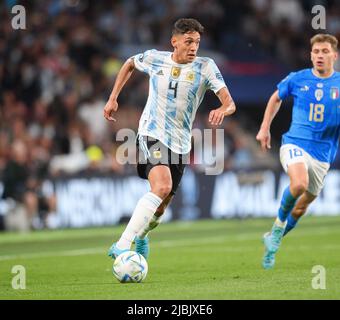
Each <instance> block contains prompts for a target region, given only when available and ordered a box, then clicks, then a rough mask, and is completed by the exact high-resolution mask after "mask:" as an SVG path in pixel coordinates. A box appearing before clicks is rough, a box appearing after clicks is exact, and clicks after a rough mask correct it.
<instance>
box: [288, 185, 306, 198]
mask: <svg viewBox="0 0 340 320" xmlns="http://www.w3.org/2000/svg"><path fill="white" fill-rule="evenodd" d="M307 187H308V184H307V183H306V182H297V183H292V184H291V185H290V190H291V193H292V194H293V196H295V197H298V196H301V195H302V194H303V193H304V192H305V191H306V190H307Z"/></svg>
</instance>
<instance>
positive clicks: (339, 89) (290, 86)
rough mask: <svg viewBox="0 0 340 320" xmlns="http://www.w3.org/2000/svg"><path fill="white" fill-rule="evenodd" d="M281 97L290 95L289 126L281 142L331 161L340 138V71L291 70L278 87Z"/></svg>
mask: <svg viewBox="0 0 340 320" xmlns="http://www.w3.org/2000/svg"><path fill="white" fill-rule="evenodd" d="M277 88H278V94H279V97H280V99H281V100H283V99H285V98H286V97H288V96H293V98H294V106H293V115H292V123H291V126H290V128H289V130H288V132H286V133H285V134H284V135H283V137H282V144H294V145H297V146H299V147H300V148H302V149H304V150H305V151H306V152H308V153H309V154H310V155H311V156H312V157H313V158H315V159H317V160H319V161H322V162H327V163H331V162H332V161H333V160H334V158H335V156H336V152H337V148H338V144H339V137H340V94H339V93H340V72H334V73H333V75H332V76H330V77H328V78H320V77H317V76H315V75H314V73H313V71H312V69H304V70H301V71H298V72H292V73H290V74H289V75H288V76H287V77H286V78H285V79H283V80H282V81H281V82H280V83H279V84H278V86H277Z"/></svg>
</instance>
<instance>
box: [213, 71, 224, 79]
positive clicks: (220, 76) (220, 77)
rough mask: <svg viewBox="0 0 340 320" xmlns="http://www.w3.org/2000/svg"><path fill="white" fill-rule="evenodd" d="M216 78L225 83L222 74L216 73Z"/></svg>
mask: <svg viewBox="0 0 340 320" xmlns="http://www.w3.org/2000/svg"><path fill="white" fill-rule="evenodd" d="M215 76H216V79H218V80H220V81H224V80H223V77H222V74H221V73H220V72H216V73H215Z"/></svg>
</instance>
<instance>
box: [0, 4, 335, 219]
mask: <svg viewBox="0 0 340 320" xmlns="http://www.w3.org/2000/svg"><path fill="white" fill-rule="evenodd" d="M16 2H17V1H15V0H7V1H4V2H2V4H1V5H0V87H1V90H0V181H2V184H3V190H0V191H2V197H3V198H12V199H13V200H14V201H17V202H19V203H21V204H23V206H24V208H25V210H26V212H28V214H29V216H31V217H34V216H35V215H36V214H37V212H38V211H39V210H41V208H43V210H45V211H48V212H49V211H53V210H54V206H55V201H54V197H53V192H52V191H51V188H50V187H49V186H48V185H46V184H45V180H46V179H47V178H51V177H55V176H58V175H60V174H74V173H79V172H89V171H90V172H91V171H93V170H94V171H96V172H98V171H99V172H100V171H101V172H113V173H116V174H126V173H130V172H135V168H134V167H133V166H131V165H121V164H119V162H118V161H117V157H118V158H119V154H116V151H117V148H118V146H119V144H118V143H117V142H116V134H117V132H118V131H119V129H121V128H132V129H134V130H135V131H137V127H138V119H139V117H140V114H141V112H142V110H143V107H144V105H145V101H146V98H147V93H148V79H147V77H145V76H143V75H141V74H140V73H138V74H137V73H136V74H134V75H133V77H132V79H131V81H130V82H129V84H128V85H127V88H125V90H124V91H123V92H122V95H121V97H120V101H119V102H120V110H119V112H118V114H117V120H118V121H117V122H116V123H114V124H112V123H109V122H106V120H105V119H104V117H103V107H104V105H105V101H106V100H107V98H108V95H109V93H110V91H111V89H112V84H113V82H114V79H115V76H116V74H117V72H118V70H119V68H120V66H121V65H122V63H123V61H124V60H125V59H126V58H127V57H129V56H132V55H134V54H136V53H139V52H143V51H144V49H145V48H146V47H155V48H157V49H160V50H170V44H169V43H168V39H169V35H170V32H171V30H170V29H169V28H171V26H172V24H173V22H174V21H175V20H176V19H177V18H179V17H195V18H197V19H198V20H199V21H200V22H201V23H202V25H203V26H204V27H205V30H206V33H205V36H204V38H203V39H202V43H201V50H202V51H204V50H209V51H210V52H216V54H222V55H224V56H225V57H226V58H230V59H232V58H233V57H235V56H237V57H243V58H244V59H246V58H247V55H249V50H248V49H249V44H251V45H252V46H253V47H256V48H257V50H258V54H259V55H261V56H262V57H263V56H265V57H268V58H270V59H276V60H277V61H279V62H280V63H282V64H285V65H287V67H288V68H289V69H292V70H293V69H296V68H302V67H307V65H306V62H307V61H308V60H307V59H306V56H308V55H309V51H308V48H309V46H308V41H309V38H310V31H309V30H310V28H308V26H309V25H308V24H309V23H310V21H309V18H308V17H309V15H310V11H311V7H312V6H313V5H314V4H315V1H312V0H304V1H297V0H287V1H284V2H283V1H278V0H252V1H237V0H230V1H218V0H213V1H212V0H209V1H207V0H204V1H202V0H188V1H179V0H171V1H160V0H145V1H137V0H131V1H100V2H98V1H97V2H94V1H88V0H79V1H76V0H50V1H27V4H26V3H25V1H22V2H20V4H23V5H24V6H25V8H26V12H27V22H26V24H27V29H26V30H16V31H14V30H13V29H12V27H11V22H10V19H11V17H12V14H11V8H12V6H13V5H15V4H16ZM283 3H284V5H283ZM318 3H319V4H320V1H318ZM323 4H324V5H325V6H326V7H327V24H328V32H329V33H332V34H334V35H335V36H337V37H338V38H339V36H340V20H339V19H338V17H339V15H340V4H339V2H336V1H330V0H329V1H326V0H325V1H323ZM199 54H200V52H199ZM249 58H251V59H254V57H249ZM255 58H256V57H255ZM222 73H223V69H222ZM273 85H274V84H273ZM249 89H251V88H249ZM268 94H269V93H268ZM235 102H236V104H237V101H235ZM216 103H217V101H215V100H212V99H211V98H209V97H208V99H206V100H205V101H204V102H203V104H202V106H201V107H200V109H199V113H198V115H197V120H196V123H195V126H196V127H198V128H201V129H203V128H207V127H208V124H207V114H208V112H209V111H210V110H211V109H212V108H213V107H215V106H216ZM212 104H215V105H212ZM238 107H239V108H238V110H239V111H238V113H239V114H238V115H237V116H235V117H233V118H230V119H226V120H225V122H224V127H223V128H224V130H225V147H226V148H225V159H224V160H225V170H229V169H248V168H268V167H269V168H273V169H276V168H278V167H279V159H277V158H276V157H275V156H274V155H272V154H269V155H267V156H265V157H264V156H263V155H262V154H261V152H260V148H259V147H258V146H257V144H256V140H255V132H256V130H257V125H258V124H257V123H254V121H253V120H252V119H250V118H249V117H247V115H246V113H242V108H240V107H242V106H238ZM263 107H264V106H261V108H260V110H259V111H262V109H263ZM335 166H338V167H340V160H339V157H338V160H337V162H336V164H335ZM192 167H193V169H194V170H198V171H202V170H203V169H204V166H203V167H202V166H201V165H197V166H195V165H193V166H192ZM0 193H1V192H0ZM0 211H1V208H0Z"/></svg>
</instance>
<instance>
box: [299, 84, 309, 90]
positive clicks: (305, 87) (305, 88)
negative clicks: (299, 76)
mask: <svg viewBox="0 0 340 320" xmlns="http://www.w3.org/2000/svg"><path fill="white" fill-rule="evenodd" d="M300 90H301V91H308V90H309V87H308V86H306V85H305V86H303V87H302V88H300Z"/></svg>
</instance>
